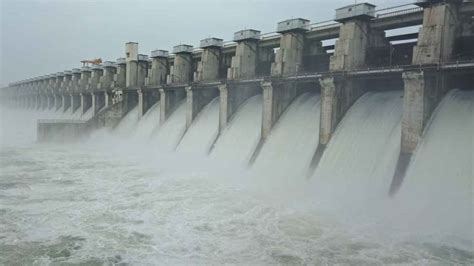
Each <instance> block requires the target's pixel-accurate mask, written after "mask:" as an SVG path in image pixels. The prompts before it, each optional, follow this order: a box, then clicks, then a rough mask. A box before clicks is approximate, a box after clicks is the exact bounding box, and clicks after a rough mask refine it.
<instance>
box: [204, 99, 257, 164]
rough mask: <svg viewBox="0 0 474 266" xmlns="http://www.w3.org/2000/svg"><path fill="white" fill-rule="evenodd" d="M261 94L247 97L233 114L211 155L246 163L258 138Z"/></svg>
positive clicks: (234, 162)
mask: <svg viewBox="0 0 474 266" xmlns="http://www.w3.org/2000/svg"><path fill="white" fill-rule="evenodd" d="M261 124H262V95H256V96H253V97H251V98H250V99H248V100H247V101H246V102H245V103H243V104H242V106H241V107H240V108H239V110H237V112H236V113H235V114H234V117H233V118H232V120H231V121H230V124H229V125H228V126H227V128H226V129H225V130H224V132H222V134H221V136H220V137H219V139H218V140H217V142H216V144H215V145H214V149H213V151H212V152H211V157H212V158H215V159H219V160H223V161H228V162H231V163H233V164H236V165H240V164H246V163H247V162H248V161H249V160H250V157H251V156H252V153H253V152H254V150H255V148H256V146H257V145H258V142H259V140H260V133H261V132H260V131H261Z"/></svg>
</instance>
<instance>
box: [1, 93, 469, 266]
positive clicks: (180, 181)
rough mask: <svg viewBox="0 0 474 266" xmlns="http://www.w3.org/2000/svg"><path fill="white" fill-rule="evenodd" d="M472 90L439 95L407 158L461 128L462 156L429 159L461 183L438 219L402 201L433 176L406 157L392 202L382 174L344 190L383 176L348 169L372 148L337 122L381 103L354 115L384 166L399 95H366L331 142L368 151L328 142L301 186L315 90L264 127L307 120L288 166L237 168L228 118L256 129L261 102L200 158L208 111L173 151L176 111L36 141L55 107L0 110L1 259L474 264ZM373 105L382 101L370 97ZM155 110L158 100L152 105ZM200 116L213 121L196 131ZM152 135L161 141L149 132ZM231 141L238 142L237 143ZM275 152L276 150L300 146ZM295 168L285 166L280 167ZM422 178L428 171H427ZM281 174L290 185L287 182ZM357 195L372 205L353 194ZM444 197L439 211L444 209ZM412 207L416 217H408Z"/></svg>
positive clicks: (260, 163)
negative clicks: (336, 163) (70, 139)
mask: <svg viewBox="0 0 474 266" xmlns="http://www.w3.org/2000/svg"><path fill="white" fill-rule="evenodd" d="M473 95H474V94H473V93H471V92H455V93H451V94H450V95H449V97H448V98H447V99H445V101H443V104H442V105H441V106H440V108H439V110H438V111H437V112H436V115H435V118H434V119H433V122H432V124H431V126H430V128H435V129H436V131H432V132H431V131H429V130H428V132H429V133H430V134H427V136H428V138H427V140H426V141H424V142H423V143H422V145H421V148H420V155H419V156H418V157H420V156H425V157H426V156H427V155H426V153H428V152H429V153H431V152H432V150H433V149H434V150H436V149H437V148H436V147H438V146H439V145H441V142H440V139H443V138H442V134H450V133H453V132H456V131H455V130H453V132H451V131H449V132H444V131H443V130H440V128H441V129H442V128H445V127H446V126H443V125H444V124H446V123H448V124H449V125H450V126H452V127H459V128H458V129H459V130H462V131H463V132H464V133H462V134H460V135H458V136H457V139H459V138H462V140H460V141H457V142H454V143H453V145H456V149H455V150H452V151H451V154H453V156H455V154H456V153H457V151H458V150H459V149H460V150H461V153H460V154H461V155H463V156H465V157H467V158H466V159H465V160H461V161H460V162H458V163H457V165H456V168H455V170H451V171H449V169H451V168H449V167H450V166H449V165H446V166H445V168H442V167H439V168H440V169H445V170H444V172H443V173H442V174H443V175H445V176H446V175H449V176H452V179H456V180H458V181H453V182H454V184H457V185H451V186H450V187H449V189H450V191H449V192H453V190H456V189H459V187H464V189H463V190H462V191H463V193H464V194H462V197H459V198H455V199H452V197H450V199H451V200H452V201H450V204H452V205H451V209H450V210H449V211H443V212H441V214H443V216H441V215H440V212H439V211H434V210H433V211H432V209H435V207H434V206H433V205H422V206H420V204H413V203H416V202H417V200H416V199H417V196H416V194H417V193H419V191H420V189H418V190H415V191H413V192H410V190H413V189H410V188H409V187H408V185H412V186H414V187H421V185H420V184H431V183H430V182H431V181H426V180H425V179H426V178H427V177H426V174H423V173H420V172H423V171H421V170H420V169H421V168H423V167H425V168H426V167H428V166H426V160H424V159H422V158H417V159H416V161H415V166H413V169H411V170H410V172H409V175H408V176H407V180H408V182H407V184H404V185H407V187H405V186H404V187H402V190H401V193H400V195H402V196H403V199H402V198H401V197H400V198H398V197H397V198H395V199H389V198H388V197H387V196H381V195H380V194H381V193H379V191H376V192H375V190H377V189H379V187H380V186H381V185H380V183H385V181H380V182H375V183H376V185H374V186H373V187H372V188H371V189H368V190H366V191H365V190H364V191H363V192H360V191H361V190H360V188H359V187H357V189H354V190H352V191H351V190H350V189H349V188H350V187H351V184H350V182H349V181H348V180H350V178H351V177H354V178H358V179H361V180H362V181H363V182H364V184H366V185H368V186H369V185H370V183H371V181H370V180H373V179H374V178H376V176H377V175H380V176H384V173H383V171H379V170H377V169H378V168H377V167H375V166H373V165H372V168H374V169H375V170H373V171H371V170H370V169H371V168H370V167H368V166H366V165H362V166H360V168H358V167H357V165H358V164H357V163H356V160H360V162H361V164H364V163H368V164H376V163H377V160H376V159H377V156H374V155H373V154H371V155H370V149H365V148H363V147H362V145H359V146H357V145H356V144H354V143H352V140H351V139H350V137H349V134H348V133H347V132H346V131H351V130H355V129H357V128H358V127H356V126H355V125H354V121H355V120H360V119H362V118H361V117H360V114H364V112H366V113H367V112H369V111H370V109H372V110H373V108H375V110H378V111H377V112H372V113H370V115H369V116H367V117H365V118H364V119H373V121H372V122H367V121H366V122H365V124H366V128H367V129H370V130H379V131H377V132H379V133H380V134H384V135H385V138H382V137H380V138H377V139H375V140H374V143H376V144H374V145H375V146H374V147H373V149H372V150H374V152H375V153H376V154H381V152H382V151H381V150H383V149H381V146H383V145H389V147H390V149H387V152H389V153H390V154H385V155H384V156H379V157H381V162H382V163H383V164H384V165H386V167H392V166H391V164H392V162H391V159H387V158H392V155H391V153H393V150H394V148H393V147H392V146H393V145H392V141H391V140H392V138H393V136H392V135H393V134H395V133H392V131H396V130H397V129H398V128H399V119H400V111H401V108H400V104H401V101H399V98H400V94H397V93H388V94H383V95H382V94H377V93H375V94H369V95H365V96H363V97H362V98H361V100H360V101H359V102H358V104H356V105H355V106H354V109H353V110H351V111H349V116H347V117H346V118H345V121H343V123H342V126H341V128H340V129H338V130H339V131H340V132H338V133H337V136H336V137H335V138H336V139H338V140H339V141H342V142H346V143H347V145H352V146H353V147H354V148H353V149H360V150H361V151H362V152H363V153H365V154H367V157H366V158H365V159H363V158H360V159H358V158H357V156H355V155H353V154H351V153H349V154H344V155H341V154H340V152H341V149H342V147H340V145H339V144H334V145H333V146H334V147H330V146H329V147H328V151H327V152H328V153H327V155H325V156H326V157H327V158H323V160H322V161H321V162H322V163H323V162H324V161H325V160H326V161H328V163H327V165H324V166H323V167H322V168H321V169H319V172H318V171H316V173H315V176H313V177H312V178H311V179H310V180H309V181H308V179H307V177H306V175H305V174H304V173H305V171H303V170H302V169H301V168H303V167H304V168H305V167H307V163H308V162H309V161H310V158H306V157H307V156H306V155H305V154H309V155H311V153H310V152H309V151H308V149H314V148H315V147H314V143H315V141H317V138H316V140H315V139H314V136H313V135H312V134H311V132H312V130H313V129H316V130H317V127H314V126H305V125H304V124H308V123H309V122H311V117H314V119H315V120H314V121H316V122H317V121H318V119H319V118H318V116H315V115H314V112H315V111H317V110H318V108H317V106H319V96H317V95H306V96H304V97H303V98H300V99H298V100H297V101H295V104H294V105H293V106H291V107H290V108H289V109H288V110H289V111H288V112H287V113H286V114H285V115H284V116H283V118H282V120H281V122H280V123H279V124H278V125H277V126H276V127H275V133H274V134H272V136H271V137H270V140H269V141H268V143H270V144H268V143H267V144H268V145H279V144H278V143H281V142H282V141H283V140H284V138H285V136H288V138H289V137H290V136H291V134H290V133H291V131H290V130H289V128H290V127H294V126H295V125H297V124H298V123H295V121H292V119H294V118H295V117H298V116H304V117H305V119H306V120H305V121H308V122H305V123H302V125H300V126H302V127H303V128H304V129H303V130H301V131H299V132H298V135H296V136H297V139H300V140H305V139H307V141H309V143H310V145H301V148H300V149H301V150H302V151H304V152H303V153H302V154H303V155H305V156H304V157H305V158H302V155H300V156H294V160H295V161H294V164H292V163H291V160H293V159H292V158H293V156H280V157H279V156H277V155H278V148H276V147H265V146H264V148H263V149H262V152H261V153H260V155H261V156H268V158H269V159H268V160H272V161H273V160H274V161H275V162H276V164H277V165H275V167H271V166H272V163H271V162H269V161H265V158H262V157H259V158H258V159H257V161H256V162H255V164H254V165H253V166H252V167H250V168H247V167H245V166H242V162H245V161H247V160H248V159H249V156H250V155H251V154H249V151H250V150H251V147H253V146H254V145H256V143H255V139H256V138H255V136H259V135H258V134H259V132H247V133H246V132H245V131H242V130H240V129H239V128H238V127H237V126H238V125H243V126H244V127H245V128H246V129H248V130H253V129H254V128H255V126H254V124H258V122H259V117H258V116H255V115H253V116H252V115H251V113H252V112H253V111H254V109H258V104H259V103H261V98H259V97H255V98H253V99H250V100H249V101H248V102H247V103H246V104H244V105H243V107H242V109H241V110H239V111H238V113H237V114H236V116H235V117H234V119H233V121H232V122H231V125H230V127H229V128H228V130H227V131H226V132H224V133H223V135H222V136H221V137H222V138H221V139H220V140H219V139H218V140H217V142H216V143H215V144H214V148H213V149H212V151H210V154H209V156H205V155H203V153H207V152H206V151H208V150H209V149H210V141H211V140H212V139H213V138H214V135H215V124H212V123H210V122H209V119H207V118H205V117H201V118H200V121H201V122H200V124H197V125H196V126H194V127H191V128H190V129H189V130H191V131H192V130H202V131H203V132H208V134H212V136H207V137H202V138H201V139H203V140H205V141H206V143H205V145H201V146H196V147H193V148H192V149H191V148H189V149H187V148H186V147H178V149H177V150H178V151H177V152H172V151H170V150H172V147H173V146H176V143H177V142H178V141H179V140H180V139H184V140H185V142H184V143H186V142H189V141H190V139H199V134H197V133H196V132H190V131H189V130H188V132H186V135H187V134H190V135H189V136H188V137H187V136H186V135H185V136H184V138H183V137H182V135H183V128H182V124H183V123H184V121H183V120H182V119H181V118H184V115H183V110H181V109H183V107H180V108H179V109H178V110H177V112H176V113H175V114H174V118H173V116H172V117H170V120H169V121H168V122H169V124H165V125H163V127H161V128H156V127H154V126H150V125H148V126H144V125H143V123H147V124H148V123H156V121H154V120H155V119H154V118H153V119H152V118H150V117H157V116H156V115H150V116H149V118H145V119H142V120H140V121H136V120H134V119H133V117H134V116H135V114H134V113H132V114H131V115H130V116H129V118H128V119H129V122H123V123H124V124H122V125H121V127H120V129H118V130H119V131H120V132H106V131H99V132H96V133H95V134H94V135H93V136H92V137H91V138H90V139H89V140H87V141H84V142H81V143H69V144H38V143H35V127H36V125H35V123H34V121H36V119H38V118H54V117H56V116H57V115H58V114H56V113H55V112H39V113H38V112H36V114H35V115H33V114H32V112H29V111H18V110H7V109H5V108H2V109H1V110H2V113H1V129H2V130H1V146H0V149H1V150H0V264H5V265H156V264H168V265H169V264H173V265H176V264H180V265H182V264H246V265H248V264H286V265H288V264H289V265H301V264H303V265H304V264H306V265H308V264H310V265H314V264H316V265H332V264H343V265H344V264H350V265H357V264H358V265H380V264H404V265H420V264H422V265H458V264H473V263H474V248H473V228H472V221H473V212H472V204H473V203H472V199H473V198H472V194H471V197H470V198H469V187H470V189H471V191H472V189H473V187H472V180H473V178H472V164H471V163H472V150H473V149H472V137H471V138H470V140H471V142H469V136H472V135H473V134H472V133H473V132H474V130H473V129H474V127H473V123H472V116H471V115H472V114H473V110H474V109H473V102H474V97H473ZM466 99H467V100H466ZM376 101H383V102H384V103H385V104H384V105H383V106H381V105H377V104H375V102H376ZM364 106H366V107H364ZM367 106H368V107H370V108H368V107H367ZM384 106H385V107H384ZM367 108H368V109H367ZM366 109H367V110H366ZM158 110H159V108H157V109H156V108H155V109H154V111H153V112H157V111H158ZM207 110H208V111H207V112H209V115H212V117H213V119H218V116H216V115H215V112H216V110H217V109H216V107H215V101H214V102H211V103H210V106H209V107H208V109H207ZM351 112H352V113H351ZM452 112H456V114H458V116H457V119H456V122H452V120H450V119H449V117H450V116H451V115H452ZM63 116H64V115H62V117H63ZM384 117H385V118H386V119H383V118H384ZM137 119H138V118H137ZM180 119H181V120H180ZM470 119H471V120H470ZM353 120H354V121H353ZM143 121H147V122H143ZM374 121H375V122H374ZM381 121H382V122H383V121H385V125H381V123H382V122H381ZM450 121H451V122H450ZM168 122H167V123H168ZM128 123H129V124H128ZM216 123H217V121H216ZM206 124H209V127H212V129H211V128H209V129H205V125H206ZM132 125H133V126H132ZM135 127H136V128H141V131H144V132H141V133H140V134H138V135H139V136H142V137H141V138H137V137H136V136H137V134H136V132H133V128H135ZM193 128H194V129H193ZM393 128H395V130H392V129H393ZM470 130H473V131H470ZM145 131H146V132H145ZM173 131H174V132H176V134H174V135H173V134H172V132H173ZM127 132H128V133H127ZM436 132H439V133H436ZM354 134H355V135H354V138H361V136H364V134H366V133H364V130H363V128H360V129H359V131H357V132H354ZM440 134H441V136H440ZM469 134H471V135H469ZM148 135H151V136H152V137H151V140H150V139H148V138H145V137H144V136H148ZM316 135H317V134H316ZM131 136H133V137H131ZM159 136H162V137H163V139H166V140H168V142H164V141H160V140H157V139H155V138H157V137H159ZM272 137H273V138H274V139H273V140H272ZM316 137H317V136H316ZM396 137H397V135H395V138H396ZM239 138H242V141H241V143H242V146H241V147H240V146H239V145H238V144H239V141H238V139H239ZM366 139H367V138H366ZM292 141H295V140H294V139H293V140H292ZM462 143H464V144H465V145H461V144H462ZM469 144H471V145H470V146H469ZM288 146H289V145H288ZM308 146H309V147H308ZM160 147H162V149H160ZM283 147H284V148H282V149H283V150H284V151H286V150H288V149H289V150H290V151H291V152H298V151H295V150H294V149H290V148H291V147H285V146H283ZM292 147H293V145H292ZM463 147H465V148H463ZM240 148H241V149H247V150H245V151H242V150H241V149H240ZM440 148H441V149H446V146H445V145H441V146H439V147H438V149H440ZM186 150H191V151H193V152H184V151H186ZM233 150H236V151H235V152H233ZM284 151H283V152H284ZM395 152H396V149H395ZM369 155H370V156H369ZM341 156H342V157H341ZM469 156H470V157H469ZM438 157H439V156H438ZM438 157H437V156H434V157H433V158H432V160H435V162H437V163H438V164H439V162H441V161H443V160H444V161H445V160H446V156H442V157H439V159H438ZM332 158H335V159H337V158H341V160H345V161H347V162H348V164H341V165H344V166H340V167H342V168H344V167H346V169H348V170H343V169H342V170H341V169H339V168H337V169H334V179H335V182H334V183H333V186H332V187H331V186H330V184H329V183H330V182H327V180H328V179H330V177H331V176H330V175H329V174H328V173H330V168H331V163H332V160H331V159H332ZM450 158H451V157H450ZM335 159H334V160H335ZM289 160H290V162H288V161H289ZM296 160H298V161H296ZM301 160H303V161H301ZM451 160H452V159H451ZM469 160H471V161H469ZM278 162H280V163H278ZM329 162H331V163H329ZM292 165H294V167H295V169H294V171H289V170H288V168H289V167H292ZM469 166H470V168H469ZM265 169H267V170H265ZM446 169H448V170H446ZM344 171H346V172H345V173H344ZM469 171H470V172H469ZM438 172H439V171H438ZM427 173H429V175H432V176H435V175H436V171H434V170H430V171H428V172H427ZM453 173H454V174H453ZM368 174H370V176H368ZM470 174H471V176H469V175H470ZM413 176H414V177H415V178H411V177H413ZM459 176H461V177H462V178H461V177H459ZM416 177H420V178H416ZM421 177H422V178H421ZM272 178H275V182H272ZM364 178H365V179H364ZM436 178H440V177H438V176H436ZM278 180H283V181H282V182H276V181H278ZM289 180H294V183H292V184H291V186H290V185H289ZM318 180H325V182H324V183H323V184H324V187H325V188H326V191H328V190H329V191H330V190H331V189H333V190H334V191H335V189H336V188H335V187H341V188H343V189H344V194H345V195H346V197H348V198H349V199H351V198H352V199H353V200H352V201H351V200H344V201H341V200H339V199H338V197H340V196H341V195H340V193H332V195H333V196H332V197H331V195H328V194H331V193H321V192H320V191H318V189H319V187H320V186H319V183H318ZM341 180H342V181H341ZM432 186H434V185H431V186H428V185H426V186H423V187H425V188H427V189H428V190H429V191H430V192H433V193H434V192H436V194H435V195H431V197H433V198H434V197H438V198H441V199H443V195H439V193H438V192H439V191H438V190H433V189H430V187H432ZM466 186H467V187H468V188H466ZM436 188H437V189H439V187H438V186H436ZM384 189H385V188H384ZM386 190H387V191H388V188H386ZM466 191H467V192H466ZM323 194H324V196H322V195H323ZM446 194H447V195H451V193H446ZM384 195H385V194H384ZM429 197H430V193H427V192H426V191H424V193H423V200H424V201H423V202H425V201H426V200H427V199H428V198H429ZM366 198H369V199H370V200H361V199H366ZM469 201H470V202H469ZM436 202H439V201H436ZM413 205H417V208H413ZM446 205H447V204H445V205H441V206H442V207H443V208H447V206H446ZM423 206H427V207H425V208H423ZM420 208H421V209H420ZM420 210H423V217H420V216H417V213H418V212H419V211H420ZM461 213H463V214H462V215H461ZM469 214H470V215H469ZM453 221H454V222H453ZM456 221H457V222H456Z"/></svg>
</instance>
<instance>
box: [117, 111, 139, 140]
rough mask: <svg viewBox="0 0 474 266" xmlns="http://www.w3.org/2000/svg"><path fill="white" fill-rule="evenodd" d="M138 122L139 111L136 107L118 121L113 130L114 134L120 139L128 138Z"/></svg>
mask: <svg viewBox="0 0 474 266" xmlns="http://www.w3.org/2000/svg"><path fill="white" fill-rule="evenodd" d="M138 120H139V110H138V105H137V106H135V107H134V108H132V110H130V111H129V112H128V113H127V114H126V115H125V116H124V117H123V118H122V120H120V122H119V123H118V125H117V126H116V127H115V128H114V133H115V134H116V135H117V136H120V137H130V136H131V135H132V134H133V132H134V131H135V130H136V128H137V124H138Z"/></svg>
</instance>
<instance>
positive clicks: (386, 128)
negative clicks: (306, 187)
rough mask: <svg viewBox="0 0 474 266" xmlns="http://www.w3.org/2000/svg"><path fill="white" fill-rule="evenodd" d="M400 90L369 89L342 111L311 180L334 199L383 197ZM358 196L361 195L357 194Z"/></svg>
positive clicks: (396, 141) (395, 149) (393, 153)
mask: <svg viewBox="0 0 474 266" xmlns="http://www.w3.org/2000/svg"><path fill="white" fill-rule="evenodd" d="M401 115H402V93H401V92H399V91H393V92H369V93H366V94H365V95H363V96H362V97H361V98H360V99H359V100H358V101H357V102H356V103H355V104H354V105H353V106H352V107H351V108H350V110H349V111H348V112H347V114H346V115H345V117H344V118H343V119H342V121H341V122H340V124H339V126H338V127H337V129H336V131H335V133H334V135H333V136H332V138H331V141H330V143H329V144H328V146H327V148H326V150H325V152H324V155H323V157H322V158H321V161H320V162H319V165H318V167H317V169H316V172H315V174H314V177H313V180H312V183H313V186H314V187H315V188H316V191H317V192H316V193H317V194H318V195H327V196H328V197H331V199H332V200H335V201H345V200H347V201H348V202H349V203H350V204H354V200H363V201H369V202H370V201H372V200H374V199H380V198H384V197H385V196H386V195H387V191H388V189H389V187H390V182H391V178H392V176H393V171H394V169H395V166H396V161H397V157H398V154H399V151H400V132H401V129H400V125H401V124H400V123H401ZM361 195H363V197H361Z"/></svg>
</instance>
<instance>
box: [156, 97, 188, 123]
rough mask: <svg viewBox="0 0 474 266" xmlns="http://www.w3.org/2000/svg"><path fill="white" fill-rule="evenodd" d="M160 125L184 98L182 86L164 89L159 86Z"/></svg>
mask: <svg viewBox="0 0 474 266" xmlns="http://www.w3.org/2000/svg"><path fill="white" fill-rule="evenodd" d="M159 91H160V125H162V124H164V123H165V122H166V120H167V119H168V118H169V117H170V115H171V114H172V113H173V111H174V110H175V109H176V108H177V107H178V104H179V103H180V102H181V101H182V100H183V99H184V98H185V96H186V93H185V91H184V89H183V88H174V89H164V88H160V89H159Z"/></svg>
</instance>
